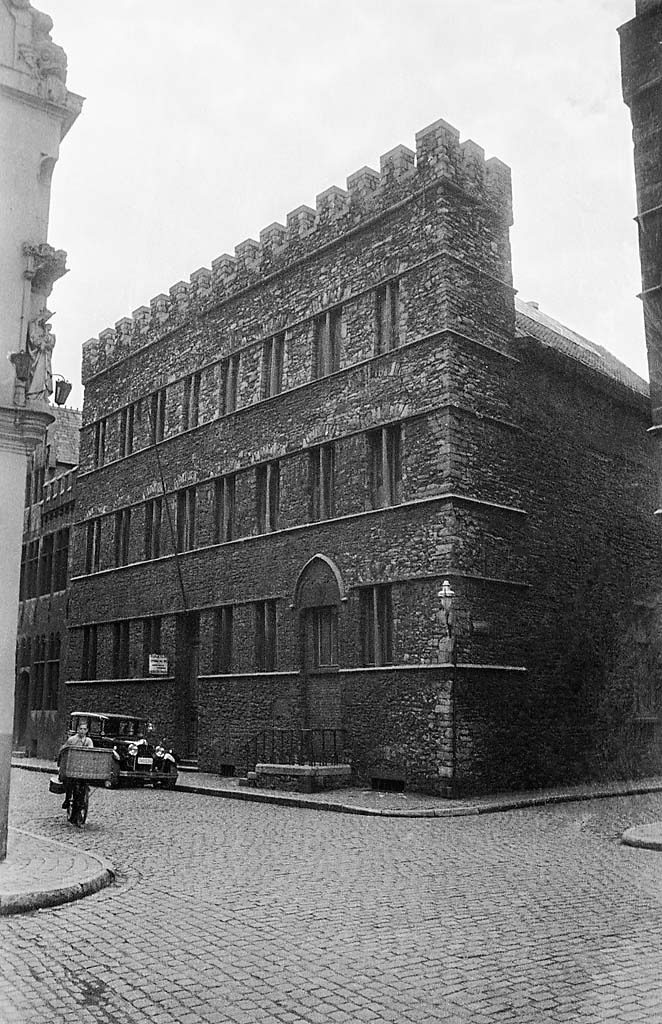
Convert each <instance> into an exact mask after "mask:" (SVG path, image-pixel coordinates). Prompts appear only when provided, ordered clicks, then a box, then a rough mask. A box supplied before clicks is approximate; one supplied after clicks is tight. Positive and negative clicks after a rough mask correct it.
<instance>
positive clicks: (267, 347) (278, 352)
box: [261, 332, 285, 398]
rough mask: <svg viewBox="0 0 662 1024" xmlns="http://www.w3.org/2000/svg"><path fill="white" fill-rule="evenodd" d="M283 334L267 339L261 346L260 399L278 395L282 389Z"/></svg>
mask: <svg viewBox="0 0 662 1024" xmlns="http://www.w3.org/2000/svg"><path fill="white" fill-rule="evenodd" d="M284 351H285V333H284V332H281V333H280V334H275V335H274V336H273V338H267V340H266V341H265V342H264V343H263V345H262V390H261V395H262V398H271V397H272V396H273V395H279V394H280V393H281V391H282V389H283V353H284Z"/></svg>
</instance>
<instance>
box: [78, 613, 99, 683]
mask: <svg viewBox="0 0 662 1024" xmlns="http://www.w3.org/2000/svg"><path fill="white" fill-rule="evenodd" d="M80 677H81V679H96V677H97V627H96V625H92V626H83V659H82V663H81V670H80Z"/></svg>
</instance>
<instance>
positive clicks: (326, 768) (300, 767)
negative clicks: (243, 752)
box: [255, 764, 352, 777]
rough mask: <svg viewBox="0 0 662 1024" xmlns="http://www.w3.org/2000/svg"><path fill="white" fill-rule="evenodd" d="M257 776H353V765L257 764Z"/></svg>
mask: <svg viewBox="0 0 662 1024" xmlns="http://www.w3.org/2000/svg"><path fill="white" fill-rule="evenodd" d="M255 772H256V774H257V775H292V776H295V777H311V776H313V777H314V776H324V775H329V776H331V775H341V776H342V775H351V774H352V766H351V764H257V765H256V766H255Z"/></svg>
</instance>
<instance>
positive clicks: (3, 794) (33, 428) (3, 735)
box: [0, 409, 52, 861]
mask: <svg viewBox="0 0 662 1024" xmlns="http://www.w3.org/2000/svg"><path fill="white" fill-rule="evenodd" d="M51 419H52V416H50V415H49V414H48V413H47V412H31V411H30V412H28V411H25V410H22V409H17V410H16V411H12V410H9V409H0V481H1V483H2V500H1V514H0V551H2V577H3V579H2V589H1V590H0V812H1V813H0V861H2V860H4V858H5V856H6V854H7V806H8V801H9V776H10V769H11V750H12V731H13V726H14V683H15V664H16V620H17V614H18V585H19V570H20V563H21V542H22V538H23V507H24V504H25V501H24V499H25V471H26V464H27V456H28V455H29V454H30V453H31V452H32V451H33V450H34V448H35V447H36V446H37V444H39V442H40V441H41V440H42V439H43V437H44V432H45V430H46V427H47V426H48V424H49V422H50V421H51Z"/></svg>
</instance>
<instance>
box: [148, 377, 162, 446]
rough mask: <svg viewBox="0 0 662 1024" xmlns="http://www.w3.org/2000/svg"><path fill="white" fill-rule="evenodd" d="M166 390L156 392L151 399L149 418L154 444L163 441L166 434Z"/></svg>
mask: <svg viewBox="0 0 662 1024" xmlns="http://www.w3.org/2000/svg"><path fill="white" fill-rule="evenodd" d="M165 413H166V389H165V388H161V390H160V391H155V392H154V394H153V395H152V397H151V398H150V406H149V418H150V431H151V435H152V443H153V444H156V442H157V441H162V440H163V437H164V434H165Z"/></svg>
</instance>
